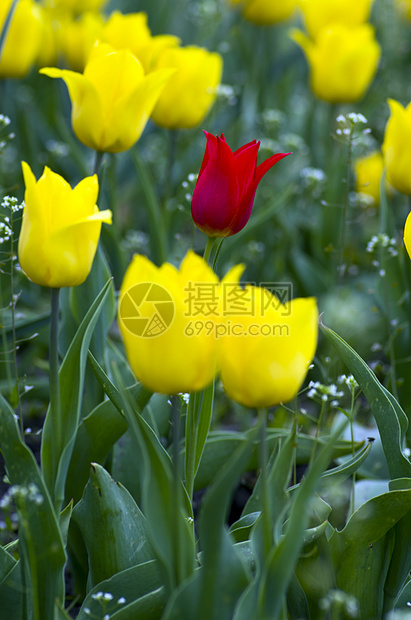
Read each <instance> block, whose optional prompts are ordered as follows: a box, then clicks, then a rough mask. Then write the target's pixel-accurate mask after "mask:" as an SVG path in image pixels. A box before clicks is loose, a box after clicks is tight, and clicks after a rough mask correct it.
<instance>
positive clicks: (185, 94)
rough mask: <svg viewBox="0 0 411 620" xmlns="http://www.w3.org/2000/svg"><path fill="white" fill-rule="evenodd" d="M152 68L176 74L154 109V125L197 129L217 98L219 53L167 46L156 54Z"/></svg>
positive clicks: (221, 63) (220, 70) (221, 65)
mask: <svg viewBox="0 0 411 620" xmlns="http://www.w3.org/2000/svg"><path fill="white" fill-rule="evenodd" d="M155 67H156V69H164V68H171V67H172V68H173V69H175V71H176V73H175V75H173V77H172V79H171V80H170V81H169V82H168V84H167V86H166V87H165V88H164V90H163V92H162V94H161V95H160V98H159V100H158V102H157V104H156V106H155V108H154V110H153V113H152V119H153V120H154V122H155V123H157V125H160V126H161V127H166V128H167V129H190V128H192V127H196V126H197V125H198V124H199V123H201V121H202V120H203V119H204V117H205V116H206V114H207V113H208V111H209V109H210V108H211V106H212V105H213V103H214V100H215V98H216V95H217V92H216V91H217V86H218V85H219V84H220V81H221V74H222V70H223V60H222V58H221V56H220V54H217V53H212V52H209V51H207V50H206V49H203V48H200V47H195V46H188V47H169V48H166V49H164V50H163V51H162V53H161V54H160V55H159V57H158V60H157V62H156V64H155Z"/></svg>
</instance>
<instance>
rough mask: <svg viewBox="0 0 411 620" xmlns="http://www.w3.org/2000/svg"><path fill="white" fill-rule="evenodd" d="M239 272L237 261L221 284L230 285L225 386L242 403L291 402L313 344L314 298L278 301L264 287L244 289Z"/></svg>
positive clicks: (315, 329) (223, 359) (223, 357)
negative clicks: (240, 284) (239, 278)
mask: <svg viewBox="0 0 411 620" xmlns="http://www.w3.org/2000/svg"><path fill="white" fill-rule="evenodd" d="M240 273H241V272H240V271H239V270H238V267H236V268H234V269H233V270H231V272H230V273H229V274H227V276H226V277H225V278H224V280H223V282H222V287H223V290H224V287H229V291H226V293H225V298H226V301H227V302H228V303H226V307H225V313H226V315H227V317H229V318H230V325H229V328H228V326H227V330H226V335H225V336H223V337H222V338H221V342H220V373H221V381H222V383H223V387H224V390H225V392H226V394H227V396H228V397H229V398H232V399H233V400H235V401H237V402H238V403H240V404H242V405H245V406H246V407H257V408H259V407H270V406H273V405H278V404H280V403H286V402H289V401H290V400H292V399H293V398H294V397H295V396H296V395H297V392H298V390H299V389H300V387H301V384H302V382H303V380H304V378H305V376H306V374H307V371H308V367H309V365H310V363H311V361H312V359H313V357H314V354H315V350H316V347H317V336H318V309H317V304H316V300H315V299H314V298H313V297H310V298H307V299H302V298H300V299H294V300H293V301H288V302H286V303H281V302H280V300H279V299H278V298H277V297H276V296H275V295H273V294H272V293H271V292H270V291H269V290H267V289H265V288H260V287H256V286H246V288H245V289H242V288H241V287H240V286H239V285H238V277H239V275H240ZM236 280H237V283H236ZM231 282H233V283H231Z"/></svg>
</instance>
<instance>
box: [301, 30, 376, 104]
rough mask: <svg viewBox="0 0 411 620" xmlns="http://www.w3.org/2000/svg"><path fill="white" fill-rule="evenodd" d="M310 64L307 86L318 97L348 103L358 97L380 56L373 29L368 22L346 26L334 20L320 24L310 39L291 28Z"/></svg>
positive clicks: (332, 101)
mask: <svg viewBox="0 0 411 620" xmlns="http://www.w3.org/2000/svg"><path fill="white" fill-rule="evenodd" d="M290 35H291V38H292V39H293V40H294V41H295V42H296V43H298V44H299V45H300V46H301V47H302V49H303V51H304V52H305V55H306V57H307V60H308V62H309V65H310V70H311V88H312V90H313V92H314V94H315V95H316V96H317V97H318V98H319V99H324V100H325V101H329V102H331V103H349V102H353V101H358V100H359V99H361V98H362V97H363V95H364V93H365V91H366V90H367V88H368V87H369V85H370V83H371V81H372V79H373V77H374V75H375V72H376V70H377V66H378V61H379V58H380V46H379V45H378V43H377V41H376V39H375V36H374V29H373V27H372V26H370V25H369V24H363V25H361V26H357V27H355V28H354V27H352V28H351V27H349V26H344V25H341V24H334V25H333V26H330V27H329V28H324V29H323V30H321V32H320V33H319V34H318V36H317V39H316V40H315V41H313V40H312V39H310V38H309V37H307V36H306V35H305V34H304V33H303V32H301V30H296V29H293V30H292V31H291V33H290Z"/></svg>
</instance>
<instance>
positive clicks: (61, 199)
mask: <svg viewBox="0 0 411 620" xmlns="http://www.w3.org/2000/svg"><path fill="white" fill-rule="evenodd" d="M22 168H23V175H24V182H25V186H26V192H25V196H24V202H25V206H24V210H23V221H22V225H21V232H20V237H19V246H18V255H19V262H20V266H21V268H22V270H23V271H24V272H25V274H26V275H27V277H28V278H30V280H32V281H33V282H35V283H36V284H40V285H42V286H49V287H51V288H60V287H62V286H77V285H78V284H81V283H82V282H84V280H85V279H86V278H87V276H88V274H89V272H90V269H91V266H92V263H93V259H94V255H95V253H96V250H97V244H98V240H99V236H100V230H101V224H102V222H106V223H107V224H111V211H99V210H98V207H97V205H96V200H97V194H98V180H97V176H96V175H94V176H93V177H87V178H86V179H83V180H82V181H80V183H79V184H78V185H77V186H76V187H75V188H74V189H71V187H70V185H69V184H68V183H67V182H66V181H65V180H64V179H63V178H62V177H61V176H60V175H58V174H56V173H54V172H52V171H51V170H50V169H49V168H47V167H45V168H44V172H43V175H42V176H41V177H40V179H39V180H38V181H36V178H35V176H34V174H33V173H32V171H31V169H30V166H29V165H28V164H26V163H25V162H23V163H22Z"/></svg>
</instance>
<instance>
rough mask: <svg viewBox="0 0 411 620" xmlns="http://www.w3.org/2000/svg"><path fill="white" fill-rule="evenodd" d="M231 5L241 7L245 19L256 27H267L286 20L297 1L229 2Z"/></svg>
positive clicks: (254, 0) (258, 0)
mask: <svg viewBox="0 0 411 620" xmlns="http://www.w3.org/2000/svg"><path fill="white" fill-rule="evenodd" d="M229 1H230V2H231V4H234V5H238V4H241V5H242V12H243V16H244V18H245V19H247V20H248V21H250V22H253V23H254V24H257V25H258V26H269V25H271V24H276V23H278V22H281V21H283V20H284V19H287V18H288V17H290V16H291V15H292V13H293V12H294V9H295V8H296V6H297V5H298V0H282V1H281V2H273V0H229Z"/></svg>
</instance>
